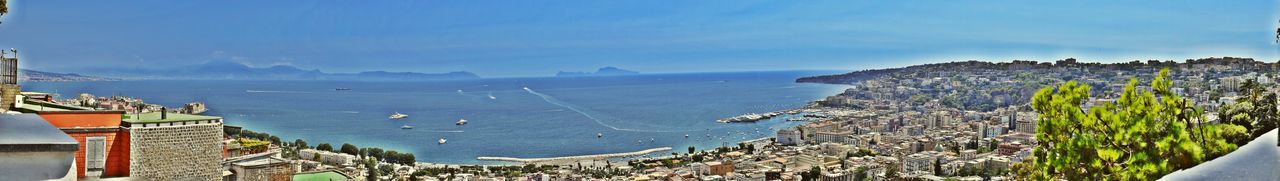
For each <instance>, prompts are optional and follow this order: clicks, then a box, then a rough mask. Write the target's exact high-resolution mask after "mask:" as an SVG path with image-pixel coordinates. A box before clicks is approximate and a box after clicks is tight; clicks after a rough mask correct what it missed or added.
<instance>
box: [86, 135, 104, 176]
mask: <svg viewBox="0 0 1280 181" xmlns="http://www.w3.org/2000/svg"><path fill="white" fill-rule="evenodd" d="M106 149H107V139H106V137H89V138H85V145H84V163H85V164H84V165H85V166H84V171H85V176H94V177H96V176H102V171H103V168H104V166H105V165H106V163H107V150H106Z"/></svg>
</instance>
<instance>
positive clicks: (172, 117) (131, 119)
mask: <svg viewBox="0 0 1280 181" xmlns="http://www.w3.org/2000/svg"><path fill="white" fill-rule="evenodd" d="M167 114H168V115H166V116H165V119H160V112H149V113H140V114H124V120H123V121H124V122H128V123H135V124H136V123H167V122H180V121H203V120H215V119H222V117H217V116H201V115H191V114H178V113H167Z"/></svg>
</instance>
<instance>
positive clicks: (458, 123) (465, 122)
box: [453, 119, 467, 126]
mask: <svg viewBox="0 0 1280 181" xmlns="http://www.w3.org/2000/svg"><path fill="white" fill-rule="evenodd" d="M453 124H456V125H458V126H462V125H466V124H467V120H466V119H458V122H457V123H453Z"/></svg>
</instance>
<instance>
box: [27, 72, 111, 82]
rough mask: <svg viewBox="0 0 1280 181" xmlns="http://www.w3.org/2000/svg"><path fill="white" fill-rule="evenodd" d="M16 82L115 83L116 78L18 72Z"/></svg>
mask: <svg viewBox="0 0 1280 181" xmlns="http://www.w3.org/2000/svg"><path fill="white" fill-rule="evenodd" d="M18 74H19V76H18V81H23V82H84V81H117V80H120V79H117V78H108V77H98V76H88V75H80V74H74V73H53V72H45V71H36V70H27V69H20V70H18Z"/></svg>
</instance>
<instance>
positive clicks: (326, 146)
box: [316, 143, 333, 152]
mask: <svg viewBox="0 0 1280 181" xmlns="http://www.w3.org/2000/svg"><path fill="white" fill-rule="evenodd" d="M316 149H317V150H324V151H329V152H333V145H329V143H320V145H316Z"/></svg>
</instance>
